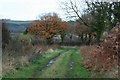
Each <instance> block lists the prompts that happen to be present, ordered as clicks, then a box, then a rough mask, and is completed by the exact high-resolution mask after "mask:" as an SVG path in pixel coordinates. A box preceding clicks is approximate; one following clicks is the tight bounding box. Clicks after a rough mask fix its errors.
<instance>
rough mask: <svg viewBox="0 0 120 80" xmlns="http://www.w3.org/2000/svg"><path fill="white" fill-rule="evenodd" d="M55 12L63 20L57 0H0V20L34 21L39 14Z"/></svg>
mask: <svg viewBox="0 0 120 80" xmlns="http://www.w3.org/2000/svg"><path fill="white" fill-rule="evenodd" d="M49 12H56V13H59V16H60V17H61V18H64V19H65V16H64V13H63V12H62V10H61V9H60V7H59V5H58V0H0V18H6V19H12V20H34V19H36V17H37V16H38V15H39V14H40V15H41V14H44V13H49Z"/></svg>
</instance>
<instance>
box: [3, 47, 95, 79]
mask: <svg viewBox="0 0 120 80" xmlns="http://www.w3.org/2000/svg"><path fill="white" fill-rule="evenodd" d="M59 54H61V55H60V56H58V55H59ZM56 56H58V57H57V58H56V60H55V61H54V62H53V63H52V64H51V65H50V66H46V65H47V64H48V62H49V61H50V60H51V59H53V58H55V57H56ZM82 61H83V57H82V56H81V55H80V51H79V48H75V47H74V48H72V47H71V48H62V49H61V50H56V51H54V52H52V53H50V52H46V53H43V54H42V55H41V56H40V57H39V59H38V60H36V61H35V62H33V63H31V64H30V65H29V66H28V67H25V68H23V69H21V70H18V71H17V72H15V73H14V74H13V73H9V74H7V75H5V76H4V77H5V78H6V77H7V78H89V77H91V74H93V72H91V71H89V70H87V69H85V68H84V66H83V65H82V64H81V62H82ZM71 63H72V65H71Z"/></svg>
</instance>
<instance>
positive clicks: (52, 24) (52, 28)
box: [28, 13, 69, 43]
mask: <svg viewBox="0 0 120 80" xmlns="http://www.w3.org/2000/svg"><path fill="white" fill-rule="evenodd" d="M68 28H69V25H68V23H67V22H64V21H62V20H61V18H59V17H58V15H57V14H56V13H52V14H50V13H49V14H46V15H44V16H42V17H40V20H36V21H34V22H33V23H32V25H31V27H30V28H28V32H30V33H32V34H35V35H40V36H43V37H45V38H46V39H47V41H48V42H49V43H51V39H52V38H53V37H54V36H55V35H58V34H60V35H61V37H62V39H63V38H64V36H65V32H66V31H67V29H68Z"/></svg>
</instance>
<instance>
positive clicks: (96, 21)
mask: <svg viewBox="0 0 120 80" xmlns="http://www.w3.org/2000/svg"><path fill="white" fill-rule="evenodd" d="M83 2H84V1H83ZM61 3H62V9H63V10H65V12H66V13H67V14H68V15H69V17H75V18H76V19H78V20H79V22H80V24H81V22H82V23H83V24H84V25H85V26H87V27H88V28H91V34H92V33H93V32H96V33H97V40H98V42H99V41H100V38H101V36H102V33H103V32H104V31H105V30H110V29H112V28H113V26H115V24H116V23H117V22H119V21H120V9H119V7H120V2H93V1H91V2H90V1H89V2H88V1H87V0H85V2H84V3H85V4H86V6H87V7H86V8H84V10H81V9H80V8H81V6H79V5H80V4H79V3H80V1H78V0H74V1H73V0H67V1H63V2H61ZM82 8H83V7H82ZM83 11H84V12H83ZM81 13H82V14H81ZM86 13H87V14H89V15H91V16H92V18H93V19H92V20H93V21H92V22H91V21H90V23H89V22H88V21H86V20H85V17H82V16H84V15H85V14H86ZM87 18H89V17H87ZM88 20H89V19H88Z"/></svg>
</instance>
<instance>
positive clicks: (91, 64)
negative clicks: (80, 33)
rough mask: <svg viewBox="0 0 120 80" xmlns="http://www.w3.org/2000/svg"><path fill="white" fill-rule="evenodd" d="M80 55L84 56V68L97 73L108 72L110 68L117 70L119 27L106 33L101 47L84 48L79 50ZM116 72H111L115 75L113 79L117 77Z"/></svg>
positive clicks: (119, 42)
mask: <svg viewBox="0 0 120 80" xmlns="http://www.w3.org/2000/svg"><path fill="white" fill-rule="evenodd" d="M86 49H87V50H86ZM81 53H82V55H83V56H85V59H86V60H85V62H84V66H85V67H86V68H89V69H92V70H94V71H98V72H108V71H110V69H112V68H115V69H116V70H117V69H118V59H119V53H120V25H119V26H117V27H114V28H113V29H112V30H111V31H110V32H109V33H108V35H107V36H106V38H105V39H104V41H103V42H102V43H101V46H97V45H95V46H84V47H82V48H81ZM116 72H117V71H114V72H112V73H113V74H115V75H114V77H115V76H117V75H118V73H116ZM112 76H113V75H112Z"/></svg>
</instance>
